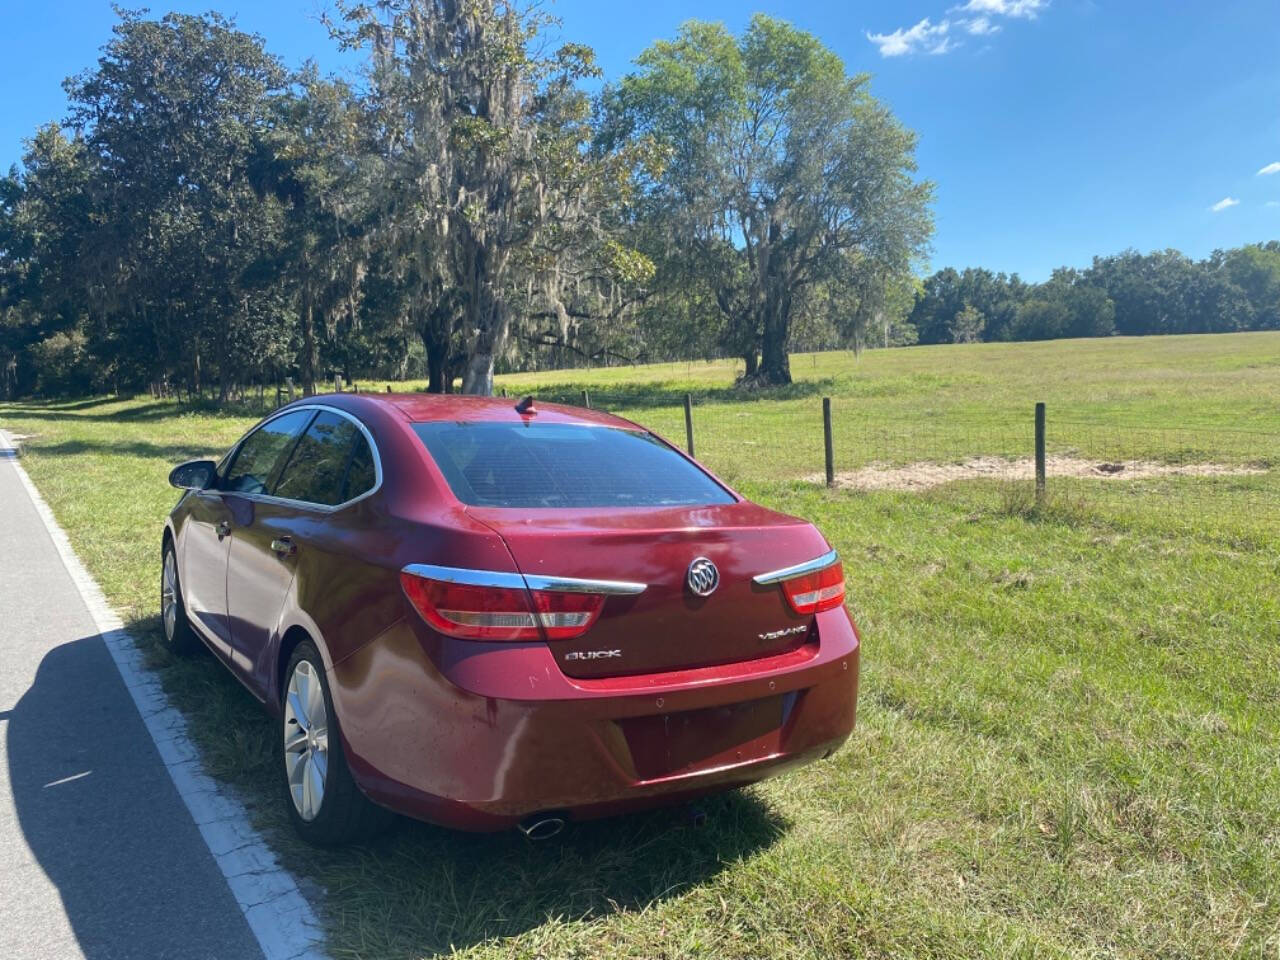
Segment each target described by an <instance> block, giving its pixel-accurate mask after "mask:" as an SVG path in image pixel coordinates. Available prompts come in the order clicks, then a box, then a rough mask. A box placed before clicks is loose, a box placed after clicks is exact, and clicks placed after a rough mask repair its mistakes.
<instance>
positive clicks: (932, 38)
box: [867, 0, 1049, 57]
mask: <svg viewBox="0 0 1280 960" xmlns="http://www.w3.org/2000/svg"><path fill="white" fill-rule="evenodd" d="M1048 6H1049V0H968V2H966V3H964V4H961V5H960V6H954V7H951V8H950V10H949V11H948V12H949V13H962V14H965V13H967V14H972V16H967V17H965V16H962V17H957V18H956V19H954V20H952V19H951V18H950V17H944V18H943V19H942V20H940V21H939V22H938V23H934V22H933V21H932V20H930V19H929V18H928V17H925V18H924V19H923V20H921V21H920V22H919V23H917V24H916V25H915V26H914V27H899V28H898V29H897V30H895V31H893V33H871V32H870V31H868V32H867V39H868V40H870V41H871V42H872V43H874V44H875V45H876V47H877V48H878V49H879V51H880V56H882V57H903V56H909V55H911V54H916V53H931V54H940V53H947V52H949V51H951V50H954V49H955V48H956V47H958V46H960V41H958V40H956V39H954V37H953V36H952V35H951V28H952V27H955V29H956V32H959V31H964V32H965V33H967V34H969V35H970V36H974V37H987V36H990V35H991V34H993V33H998V32H999V31H1000V24H999V23H997V22H995V18H999V17H1021V18H1023V19H1026V20H1033V19H1035V16H1036V14H1037V13H1039V12H1040V11H1041V10H1044V9H1046V8H1047V7H1048Z"/></svg>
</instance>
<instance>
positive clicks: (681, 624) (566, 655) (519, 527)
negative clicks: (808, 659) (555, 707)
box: [467, 501, 829, 678]
mask: <svg viewBox="0 0 1280 960" xmlns="http://www.w3.org/2000/svg"><path fill="white" fill-rule="evenodd" d="M467 512H468V513H469V514H470V515H471V516H473V517H475V518H476V519H478V520H481V521H482V522H484V523H486V524H487V525H489V526H490V527H491V528H493V529H494V530H495V531H496V532H497V533H498V534H499V535H500V536H501V537H502V538H503V540H504V541H505V542H506V543H507V546H508V548H509V549H510V550H511V553H512V556H513V557H514V559H515V561H516V564H517V566H518V567H519V568H520V571H521V572H522V573H523V574H524V575H525V576H526V577H530V578H533V577H572V578H576V579H586V580H612V581H630V582H636V583H643V584H645V589H644V590H643V592H641V593H638V594H634V595H625V594H615V595H610V596H608V597H607V599H606V600H605V604H604V608H603V610H602V611H601V614H600V617H599V619H598V620H597V621H596V623H595V624H594V625H593V626H592V627H591V629H590V630H588V631H587V633H585V634H584V635H583V636H581V637H578V638H575V639H572V640H551V641H549V645H550V646H551V648H552V650H553V652H554V653H555V656H556V660H557V662H558V663H559V665H560V668H561V669H562V670H563V671H564V672H565V674H567V675H569V676H573V677H581V678H589V677H607V676H618V675H623V674H638V673H657V672H663V671H669V670H680V669H686V668H690V667H700V666H708V665H713V664H720V663H735V662H741V661H744V660H752V659H755V658H758V657H766V656H772V655H776V654H778V653H780V652H784V651H787V650H790V649H792V648H794V647H796V646H798V645H800V644H802V643H804V642H806V640H807V639H808V634H809V632H810V628H811V625H812V621H813V617H812V616H804V617H802V616H798V615H796V614H795V613H794V612H793V611H792V610H791V608H790V607H789V606H788V604H787V602H786V599H785V597H784V596H783V593H782V589H781V587H780V586H779V585H777V584H771V585H768V586H760V585H758V584H756V583H755V582H754V581H753V578H754V577H755V576H757V575H759V574H761V573H765V572H768V571H771V570H776V569H779V568H782V567H787V566H791V565H793V564H797V563H803V562H805V561H808V560H812V559H813V558H815V557H818V556H820V555H822V554H823V553H825V552H826V551H827V550H828V549H829V547H828V546H827V544H826V542H825V540H823V538H822V535H821V534H819V533H818V531H817V530H816V529H815V528H814V527H813V526H812V525H811V524H809V523H806V522H804V521H802V520H798V519H796V518H794V517H787V516H784V515H783V514H779V513H775V512H773V511H771V510H766V509H765V508H763V507H759V506H757V505H755V504H751V503H746V502H741V501H739V502H735V503H729V504H718V505H712V506H694V507H688V506H683V507H662V508H634V509H616V508H614V509H610V508H600V509H594V508H593V509H572V510H565V509H541V510H540V509H531V510H517V509H511V508H490V507H484V508H482V507H468V508H467ZM699 557H704V558H706V559H708V560H710V561H711V562H712V563H714V564H715V566H716V568H717V570H718V573H719V583H718V585H717V586H716V588H715V589H714V590H713V591H712V592H711V593H710V595H709V596H705V597H702V596H698V595H697V594H696V593H695V592H694V590H693V589H692V588H691V587H690V585H689V582H688V572H689V567H690V564H691V563H692V562H693V561H694V560H695V559H697V558H699Z"/></svg>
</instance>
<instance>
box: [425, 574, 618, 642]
mask: <svg viewBox="0 0 1280 960" xmlns="http://www.w3.org/2000/svg"><path fill="white" fill-rule="evenodd" d="M400 583H401V585H403V587H404V592H405V595H406V596H407V597H408V598H409V601H410V602H411V603H412V604H413V606H414V609H416V610H417V611H418V612H419V613H420V614H422V618H423V619H424V620H426V621H427V623H429V624H430V625H431V626H432V627H434V628H435V629H436V630H438V631H440V632H441V633H443V634H446V635H447V636H450V637H461V638H463V639H467V640H541V639H542V638H543V636H544V635H545V636H546V638H547V639H548V640H567V639H571V638H573V637H579V636H581V635H582V634H584V633H586V632H587V630H589V629H590V628H591V625H592V624H593V623H595V620H596V617H598V616H599V615H600V608H601V607H603V606H604V597H603V596H602V595H601V594H593V593H569V592H561V591H557V590H526V589H525V588H524V587H488V586H484V587H481V586H473V585H471V584H464V583H455V582H452V581H449V580H433V579H431V578H430V577H422V576H418V575H417V574H413V573H409V572H407V571H405V572H402V573H401V574H400Z"/></svg>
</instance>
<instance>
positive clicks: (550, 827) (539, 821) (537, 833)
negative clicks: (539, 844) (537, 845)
mask: <svg viewBox="0 0 1280 960" xmlns="http://www.w3.org/2000/svg"><path fill="white" fill-rule="evenodd" d="M516 829H517V830H519V831H520V832H521V833H523V834H524V835H525V837H526V838H528V839H529V840H550V839H551V838H552V837H554V836H555V835H556V834H557V833H559V832H560V831H561V830H563V829H564V818H563V817H554V816H546V815H544V814H535V815H534V816H532V817H530V818H529V819H527V820H521V821H520V823H518V824H517V825H516Z"/></svg>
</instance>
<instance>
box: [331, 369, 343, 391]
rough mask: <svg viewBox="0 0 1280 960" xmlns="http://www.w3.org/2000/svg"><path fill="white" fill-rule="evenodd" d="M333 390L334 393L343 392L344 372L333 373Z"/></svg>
mask: <svg viewBox="0 0 1280 960" xmlns="http://www.w3.org/2000/svg"><path fill="white" fill-rule="evenodd" d="M333 392H334V393H341V392H342V374H340V373H335V374H334V375H333Z"/></svg>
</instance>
